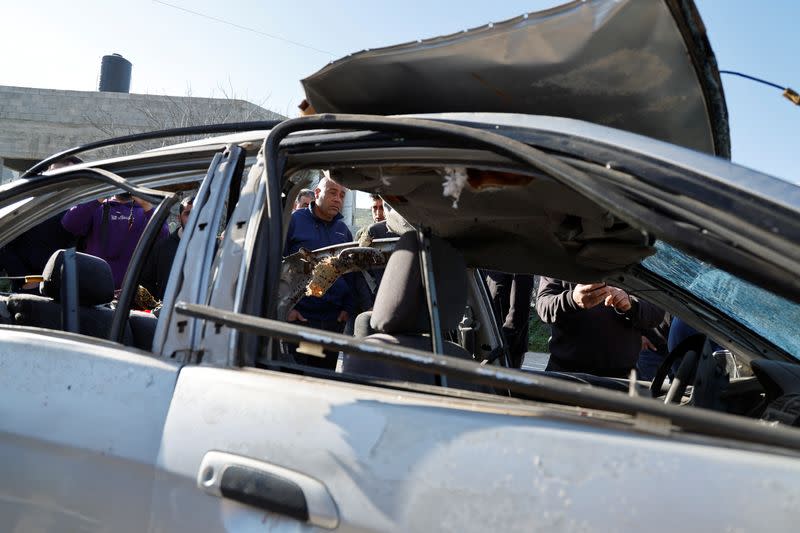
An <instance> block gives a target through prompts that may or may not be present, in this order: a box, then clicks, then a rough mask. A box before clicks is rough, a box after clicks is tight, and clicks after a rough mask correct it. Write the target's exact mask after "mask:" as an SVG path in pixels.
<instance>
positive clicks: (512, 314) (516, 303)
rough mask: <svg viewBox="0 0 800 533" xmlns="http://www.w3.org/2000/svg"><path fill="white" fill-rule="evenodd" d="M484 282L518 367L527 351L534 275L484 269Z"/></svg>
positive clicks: (513, 365)
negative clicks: (486, 270) (485, 270)
mask: <svg viewBox="0 0 800 533" xmlns="http://www.w3.org/2000/svg"><path fill="white" fill-rule="evenodd" d="M486 285H487V286H488V287H489V294H490V296H491V298H492V306H493V307H494V313H495V319H496V320H497V325H498V326H500V327H501V328H502V331H503V334H504V336H505V338H506V345H507V346H508V352H509V355H510V356H511V366H512V367H514V368H520V367H521V366H522V359H523V358H524V357H525V352H527V351H528V327H529V325H530V323H529V321H530V317H531V297H532V296H533V276H532V275H527V274H506V273H505V272H493V271H490V272H486Z"/></svg>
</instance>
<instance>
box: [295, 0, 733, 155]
mask: <svg viewBox="0 0 800 533" xmlns="http://www.w3.org/2000/svg"><path fill="white" fill-rule="evenodd" d="M687 52H688V53H687ZM302 83H303V86H304V88H305V91H306V96H307V99H308V100H309V102H310V103H311V105H312V106H313V107H314V109H315V110H316V112H317V113H359V114H375V115H396V114H412V113H429V112H436V113H442V112H462V111H477V112H510V113H523V114H530V115H551V116H561V117H569V118H577V119H581V120H585V121H588V122H594V123H597V124H602V125H606V126H612V127H615V128H619V129H623V130H627V131H631V132H634V133H640V134H643V135H647V136H650V137H653V138H656V139H660V140H664V141H668V142H671V143H675V144H678V145H681V146H685V147H688V148H692V149H695V150H700V151H703V152H706V153H711V154H715V155H719V156H723V157H728V158H729V157H730V134H729V130H728V116H727V108H726V106H725V98H724V95H723V92H722V85H721V83H720V78H719V71H718V70H717V66H716V59H715V58H714V54H713V52H712V50H711V47H710V45H709V43H708V40H707V38H706V36H705V28H704V27H703V24H702V21H701V19H700V16H699V15H698V13H697V10H696V8H695V6H694V4H693V3H692V2H691V0H647V1H632V0H624V1H618V0H593V1H589V2H584V1H576V2H571V3H569V4H565V5H563V6H560V7H556V8H553V9H549V10H546V11H541V12H538V13H532V14H528V15H522V16H519V17H516V18H513V19H510V20H507V21H504V22H500V23H496V24H489V25H487V26H482V27H479V28H474V29H471V30H468V31H464V32H460V33H455V34H451V35H445V36H441V37H435V38H431V39H425V40H421V41H416V42H411V43H405V44H399V45H396V46H390V47H386V48H379V49H375V50H365V51H363V52H359V53H356V54H353V55H350V56H347V57H344V58H342V59H339V60H338V61H335V62H333V63H331V64H330V65H328V66H326V67H324V68H323V69H321V70H320V71H318V72H316V73H315V74H313V75H311V76H309V77H308V78H306V79H304V80H302Z"/></svg>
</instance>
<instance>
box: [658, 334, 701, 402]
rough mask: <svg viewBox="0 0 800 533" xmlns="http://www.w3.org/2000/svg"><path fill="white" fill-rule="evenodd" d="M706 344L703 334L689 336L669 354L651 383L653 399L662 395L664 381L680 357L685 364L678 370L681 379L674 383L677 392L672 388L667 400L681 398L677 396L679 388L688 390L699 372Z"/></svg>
mask: <svg viewBox="0 0 800 533" xmlns="http://www.w3.org/2000/svg"><path fill="white" fill-rule="evenodd" d="M705 342H706V336H705V335H703V334H702V333H695V334H694V335H689V336H688V337H686V338H685V339H683V340H682V341H681V342H680V343H679V344H678V345H677V346H676V347H675V348H673V349H672V351H671V352H669V354H668V355H667V356H666V357H665V358H664V360H663V361H662V362H661V365H660V366H659V367H658V371H656V375H655V376H654V377H653V381H652V383H650V395H651V396H652V397H653V398H657V397H658V395H659V394H661V387H662V386H663V385H664V379H666V377H667V373H668V372H669V369H670V368H672V365H673V364H674V363H675V361H676V360H677V359H678V358H679V357H682V358H683V362H682V363H681V366H680V368H679V369H678V374H679V376H680V378H681V379H680V380H675V381H674V382H673V386H674V387H675V390H673V386H670V391H669V392H668V393H667V398H668V399H669V400H672V399H673V398H674V397H675V396H677V397H678V398H680V395H678V394H677V393H678V389H677V387H680V386H682V387H683V389H685V388H686V385H687V382H688V380H689V378H690V377H691V376H692V375H693V374H694V373H695V371H696V370H697V366H698V364H699V362H700V354H701V353H702V352H703V345H704V344H705ZM676 377H678V376H676ZM676 382H677V383H676ZM680 392H681V395H682V394H683V391H682V390H681V391H680Z"/></svg>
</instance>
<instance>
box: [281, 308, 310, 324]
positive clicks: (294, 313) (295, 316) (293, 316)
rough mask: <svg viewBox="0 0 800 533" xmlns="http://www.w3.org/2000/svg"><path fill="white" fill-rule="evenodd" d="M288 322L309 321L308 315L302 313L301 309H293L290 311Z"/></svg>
mask: <svg viewBox="0 0 800 533" xmlns="http://www.w3.org/2000/svg"><path fill="white" fill-rule="evenodd" d="M286 321H287V322H308V320H306V317H304V316H303V315H301V314H300V311H298V310H297V309H292V310H291V311H289V316H287V317H286Z"/></svg>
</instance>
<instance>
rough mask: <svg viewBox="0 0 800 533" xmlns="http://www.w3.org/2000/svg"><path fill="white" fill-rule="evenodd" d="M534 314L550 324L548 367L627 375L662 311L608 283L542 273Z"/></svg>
mask: <svg viewBox="0 0 800 533" xmlns="http://www.w3.org/2000/svg"><path fill="white" fill-rule="evenodd" d="M536 312H537V313H539V316H540V317H541V319H542V321H543V322H545V323H547V324H550V328H551V333H552V334H551V337H550V361H549V363H548V364H547V370H553V371H560V372H585V373H588V374H595V375H599V376H613V377H627V376H628V374H629V373H630V370H631V369H632V368H634V367H635V366H636V360H637V358H638V357H639V352H640V351H641V348H642V334H643V332H644V331H645V330H647V329H650V328H654V327H656V326H658V324H659V323H660V322H661V321H662V320H663V319H664V311H662V310H661V309H659V308H658V307H656V306H654V305H653V304H651V303H648V302H645V301H643V300H639V299H638V298H636V297H635V296H630V295H628V294H627V293H626V292H625V291H623V290H622V289H619V288H617V287H611V286H608V285H606V284H605V283H591V284H586V285H584V284H577V283H570V282H567V281H561V280H558V279H554V278H546V277H542V278H540V280H539V289H538V291H537V293H536Z"/></svg>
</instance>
